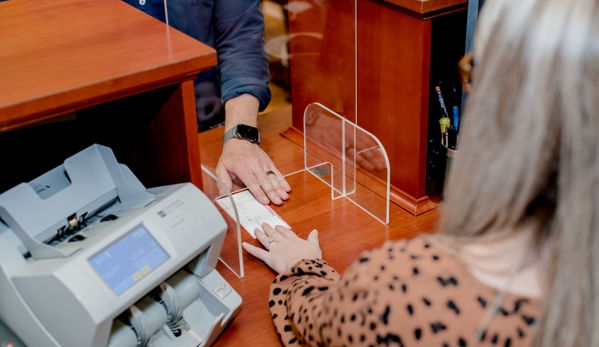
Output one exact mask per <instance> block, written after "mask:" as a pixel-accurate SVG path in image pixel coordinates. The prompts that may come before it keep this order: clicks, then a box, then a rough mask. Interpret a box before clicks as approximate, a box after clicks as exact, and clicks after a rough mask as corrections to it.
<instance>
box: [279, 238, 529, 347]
mask: <svg viewBox="0 0 599 347" xmlns="http://www.w3.org/2000/svg"><path fill="white" fill-rule="evenodd" d="M496 294H497V291H496V290H494V289H492V288H490V287H487V286H485V285H483V284H481V283H480V282H478V281H477V280H476V279H474V277H473V276H471V274H470V273H469V272H468V270H467V269H466V267H465V264H464V263H463V262H462V261H461V260H458V259H455V258H453V257H452V256H450V255H448V254H445V253H443V252H441V251H440V250H439V249H436V248H435V247H434V246H432V245H430V244H428V243H427V242H426V241H425V240H423V239H415V240H412V241H400V242H387V243H385V244H384V245H383V246H382V247H381V248H378V249H375V250H372V251H368V252H365V253H363V254H362V255H361V256H360V258H359V259H358V260H356V261H355V262H354V263H353V264H352V266H350V268H349V269H348V270H347V271H346V273H345V274H344V276H343V278H341V276H340V275H339V274H338V273H337V272H336V271H335V270H334V269H333V268H332V267H331V266H329V265H328V264H327V263H326V262H325V261H322V260H303V261H300V262H298V263H297V264H295V266H294V267H293V268H292V269H291V271H289V272H287V273H283V274H280V275H279V276H278V277H277V278H276V279H275V281H274V283H273V284H272V286H271V293H270V303H269V304H270V310H271V313H272V316H273V320H274V323H275V326H276V328H277V331H278V333H279V335H280V337H281V341H282V342H283V344H284V345H291V346H293V345H313V346H329V345H332V346H352V345H353V346H377V345H392V346H440V347H445V346H460V347H461V346H466V345H467V343H468V341H469V340H470V339H471V338H473V337H474V336H475V335H474V334H475V331H476V328H477V327H478V325H479V323H480V321H481V320H482V317H483V316H484V314H485V312H486V310H487V309H488V307H489V306H490V305H489V303H490V302H491V301H492V300H493V298H494V297H495V295H496ZM539 303H540V300H538V299H532V298H522V297H517V296H515V295H511V294H508V295H506V297H505V298H504V301H503V302H502V306H501V308H500V310H499V312H497V315H496V318H494V319H493V320H492V323H491V325H490V326H489V327H488V330H487V331H486V332H485V334H484V335H483V336H482V338H481V341H479V342H480V344H479V345H482V346H485V345H488V346H504V347H513V346H528V345H530V342H531V339H532V335H533V333H532V331H533V330H532V329H533V327H534V322H535V318H534V317H535V314H536V312H537V311H538V308H539ZM512 308H513V309H512Z"/></svg>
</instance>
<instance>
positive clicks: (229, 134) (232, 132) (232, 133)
mask: <svg viewBox="0 0 599 347" xmlns="http://www.w3.org/2000/svg"><path fill="white" fill-rule="evenodd" d="M241 127H246V128H251V129H256V133H257V134H258V136H257V137H256V138H253V137H252V138H250V137H248V136H246V135H247V134H242V133H240V128H241ZM232 138H237V139H240V140H246V141H249V142H251V143H255V144H257V145H258V146H260V131H258V129H257V128H255V127H252V126H249V125H245V124H237V125H235V126H233V127H231V129H229V130H227V131H226V132H225V135H224V136H223V147H224V146H225V143H227V141H229V140H230V139H232Z"/></svg>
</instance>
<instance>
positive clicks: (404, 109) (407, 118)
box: [286, 0, 467, 215]
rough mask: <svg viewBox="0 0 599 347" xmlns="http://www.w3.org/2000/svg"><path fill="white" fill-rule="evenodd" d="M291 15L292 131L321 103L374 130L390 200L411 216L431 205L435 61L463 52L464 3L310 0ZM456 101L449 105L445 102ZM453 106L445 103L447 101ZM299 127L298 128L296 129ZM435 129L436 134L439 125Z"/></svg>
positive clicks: (451, 0) (464, 0)
mask: <svg viewBox="0 0 599 347" xmlns="http://www.w3.org/2000/svg"><path fill="white" fill-rule="evenodd" d="M307 2H308V3H310V5H311V7H309V8H307V9H305V10H304V11H303V12H298V13H293V14H290V19H289V32H290V44H289V47H290V48H289V49H290V57H291V65H290V66H291V84H292V86H291V90H292V100H293V101H292V102H293V128H291V129H290V130H289V131H287V132H286V134H287V136H289V138H291V139H295V140H296V141H298V142H300V141H302V136H301V131H303V112H304V110H305V108H306V106H307V105H308V104H310V103H312V102H319V103H322V104H323V105H325V106H327V107H328V108H331V109H332V110H334V111H336V112H337V113H339V114H341V115H342V116H344V117H345V118H347V119H349V120H351V121H353V122H356V123H357V124H358V125H359V126H361V127H362V128H364V129H366V130H367V131H369V132H371V133H372V134H374V135H375V136H376V137H377V138H378V139H379V140H380V141H381V143H382V144H383V146H384V147H385V149H386V150H387V153H388V155H389V161H390V165H391V185H392V187H391V197H392V201H393V202H394V203H396V204H397V205H398V206H401V207H402V208H404V209H406V210H407V211H409V212H410V213H412V214H414V215H418V214H421V213H425V212H427V211H429V210H431V209H433V208H436V207H437V206H438V204H436V203H435V202H434V201H431V199H430V198H429V195H428V194H427V177H426V175H427V156H428V155H430V154H427V150H428V139H429V138H430V134H431V133H430V132H429V128H430V129H432V130H437V129H438V126H439V124H438V118H439V113H438V112H435V113H432V115H433V116H434V117H431V119H434V120H436V121H437V124H436V125H435V124H433V122H432V121H430V122H431V123H429V109H433V108H431V105H432V106H433V107H435V108H434V109H435V110H436V109H438V108H439V107H438V103H437V99H436V98H434V99H433V98H431V100H429V95H430V94H431V93H434V90H433V87H434V84H433V83H436V82H435V81H432V79H433V78H435V79H436V78H438V77H439V76H438V74H437V73H436V69H437V68H439V65H440V64H439V60H440V59H442V60H447V61H455V63H454V64H453V65H450V66H448V67H446V66H443V67H442V68H444V69H445V68H448V69H450V70H453V71H454V73H455V74H456V75H457V60H458V59H459V57H460V56H461V55H463V53H464V40H465V35H466V11H465V10H466V6H467V0H354V1H347V0H330V1H327V2H325V4H324V5H323V4H322V2H319V1H310V0H309V1H307ZM452 105H453V104H452ZM449 106H451V105H449ZM298 132H300V134H298ZM437 132H438V130H437Z"/></svg>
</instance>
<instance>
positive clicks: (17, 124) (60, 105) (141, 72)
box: [0, 0, 216, 192]
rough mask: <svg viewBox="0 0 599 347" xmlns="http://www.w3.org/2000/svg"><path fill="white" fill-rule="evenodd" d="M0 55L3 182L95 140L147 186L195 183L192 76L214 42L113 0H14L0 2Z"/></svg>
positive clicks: (206, 64)
mask: <svg viewBox="0 0 599 347" xmlns="http://www.w3.org/2000/svg"><path fill="white" fill-rule="evenodd" d="M0 61H1V62H2V64H0V144H5V145H7V146H8V145H10V144H13V145H15V144H20V146H16V147H15V148H17V150H16V151H14V155H12V156H10V155H9V156H8V157H10V159H11V166H12V167H14V168H15V169H14V170H11V172H10V173H8V174H7V175H5V176H3V180H2V182H0V192H2V191H4V190H6V189H8V188H11V187H12V186H14V185H16V184H18V183H20V182H23V181H27V180H31V179H33V178H35V177H37V175H39V174H42V173H45V172H46V171H48V170H50V169H52V168H54V167H55V166H58V165H60V164H62V161H63V160H64V158H65V157H67V156H70V155H73V154H74V153H76V152H78V151H80V150H82V149H84V148H85V147H87V146H89V145H92V144H94V143H99V144H103V145H106V146H109V147H111V148H112V149H113V151H114V152H115V155H116V156H117V159H118V160H119V162H121V163H124V164H126V165H128V166H129V167H130V168H131V169H132V170H133V172H134V173H135V174H136V175H137V176H138V177H139V178H140V180H141V181H142V183H144V184H145V185H146V186H159V185H165V184H172V183H181V182H190V181H191V182H193V183H194V184H196V185H198V186H200V187H201V186H202V175H201V170H200V167H199V164H198V163H199V161H200V158H199V150H198V140H197V119H196V110H195V95H194V94H195V93H194V86H193V79H194V78H195V77H196V76H197V75H198V73H199V72H200V71H202V70H206V69H208V68H210V67H211V66H213V65H214V64H216V52H215V51H214V49H212V48H210V47H208V46H206V45H204V44H202V43H200V42H198V41H196V40H194V39H192V38H190V37H189V36H187V35H184V34H183V33H181V32H179V31H177V30H175V29H172V28H169V27H167V26H166V25H165V24H164V23H161V22H160V21H158V20H156V19H154V18H152V17H150V16H148V15H146V14H144V13H143V12H141V11H139V10H137V9H135V8H133V7H131V6H129V5H127V4H125V3H123V2H122V1H118V0H107V1H92V0H55V1H50V2H39V1H33V0H17V1H8V2H2V3H0ZM73 111H76V112H74V113H73ZM64 113H72V114H73V115H74V116H69V117H63V116H62V115H63V114H64ZM65 120H66V121H65ZM49 121H60V122H56V123H55V124H52V125H51V127H50V128H48V129H52V131H51V132H45V131H44V129H46V128H44V127H45V126H47V125H44V126H42V125H41V124H43V123H48V122H49ZM34 128H39V129H34ZM28 134H35V136H36V141H35V142H36V143H37V145H36V147H35V148H33V147H32V146H29V145H27V143H28V141H27V140H26V139H27V137H28ZM37 138H39V139H40V140H41V141H40V140H38V139H37ZM21 139H24V140H22V141H21ZM31 142H33V141H31ZM38 157H40V158H41V157H43V158H44V159H43V161H42V160H33V161H32V160H31V158H38ZM6 158H7V153H4V155H3V159H6Z"/></svg>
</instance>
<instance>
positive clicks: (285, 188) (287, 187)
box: [271, 164, 291, 200]
mask: <svg viewBox="0 0 599 347" xmlns="http://www.w3.org/2000/svg"><path fill="white" fill-rule="evenodd" d="M271 171H273V172H274V173H275V174H276V175H277V181H278V182H279V184H280V185H281V188H283V191H280V192H279V196H280V197H281V199H283V200H287V199H289V195H288V194H286V193H289V192H290V191H291V186H290V185H289V183H287V180H286V179H285V177H283V174H282V173H281V171H279V169H277V168H276V167H275V166H274V164H273V165H272V168H271ZM285 196H287V197H285Z"/></svg>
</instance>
